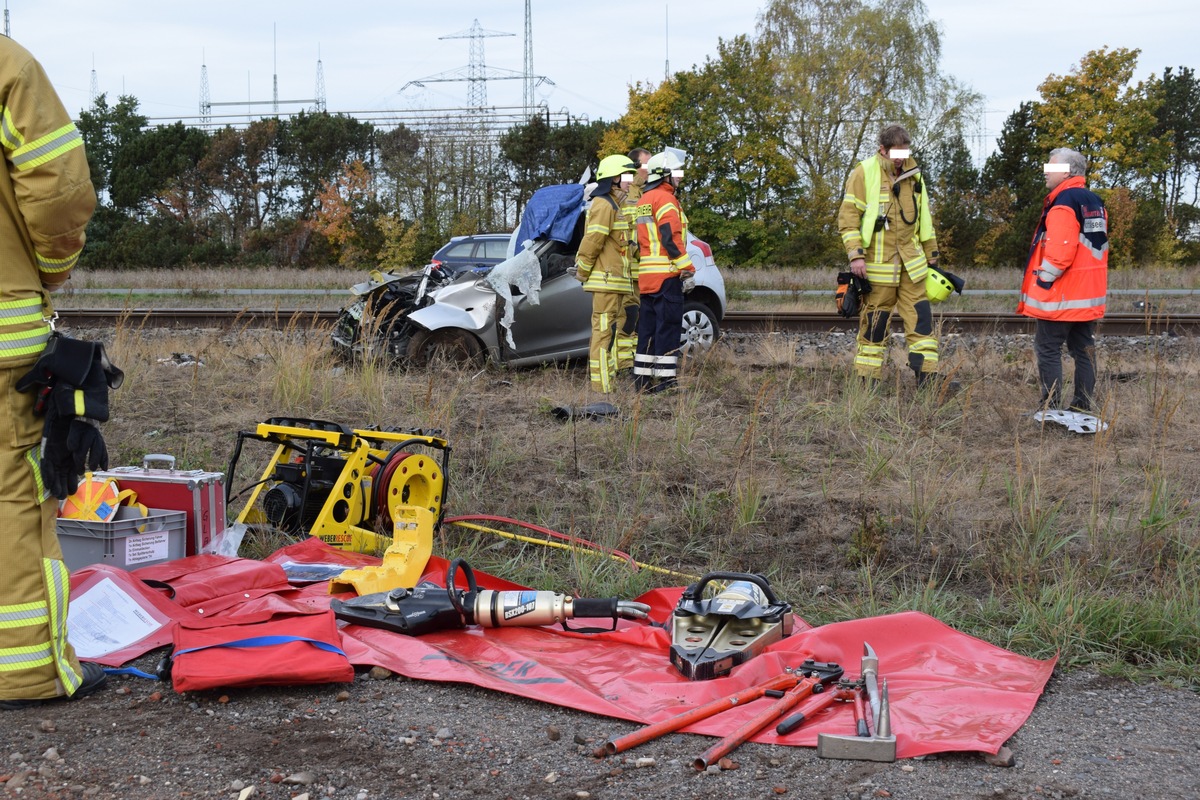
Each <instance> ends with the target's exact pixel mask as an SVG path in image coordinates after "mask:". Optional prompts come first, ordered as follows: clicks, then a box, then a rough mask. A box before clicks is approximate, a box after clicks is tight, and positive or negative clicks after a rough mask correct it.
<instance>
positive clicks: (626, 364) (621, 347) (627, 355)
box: [613, 292, 642, 372]
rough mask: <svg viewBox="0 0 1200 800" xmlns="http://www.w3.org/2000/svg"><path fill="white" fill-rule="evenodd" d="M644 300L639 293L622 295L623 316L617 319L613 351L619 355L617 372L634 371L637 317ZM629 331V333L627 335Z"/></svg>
mask: <svg viewBox="0 0 1200 800" xmlns="http://www.w3.org/2000/svg"><path fill="white" fill-rule="evenodd" d="M641 305H642V299H641V298H640V297H639V296H638V293H637V292H633V293H631V294H625V295H621V315H620V317H619V318H618V319H617V325H616V330H615V332H614V334H613V335H614V336H615V337H616V343H615V344H614V345H613V349H614V351H615V352H616V354H617V371H618V372H619V371H621V370H623V369H633V361H634V357H635V356H636V355H637V315H638V309H639V308H640V307H641ZM626 330H628V333H626Z"/></svg>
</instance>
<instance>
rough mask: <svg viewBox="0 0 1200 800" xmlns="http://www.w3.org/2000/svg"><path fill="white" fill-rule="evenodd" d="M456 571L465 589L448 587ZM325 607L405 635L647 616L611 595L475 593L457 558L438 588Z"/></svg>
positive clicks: (464, 566) (372, 596)
mask: <svg viewBox="0 0 1200 800" xmlns="http://www.w3.org/2000/svg"><path fill="white" fill-rule="evenodd" d="M460 569H461V570H462V572H463V574H464V575H465V576H466V579H467V588H466V589H459V588H457V587H456V586H455V583H454V581H455V576H456V575H457V574H458V571H459V570H460ZM329 605H330V608H332V609H333V613H334V615H335V616H336V617H337V618H338V619H340V620H345V621H346V622H353V623H355V624H356V625H366V626H367V627H370V628H382V629H384V630H388V631H393V632H395V633H404V634H408V635H409V636H420V635H421V634H424V633H432V632H434V631H444V630H449V629H454V628H465V627H466V626H468V625H480V626H482V627H484V628H508V627H535V626H538V625H554V624H559V625H562V627H563V629H564V630H574V631H578V632H583V633H593V632H597V630H598V629H595V628H571V627H569V626H568V625H567V620H569V619H576V618H588V619H601V618H607V619H611V620H612V628H606V629H599V630H616V627H617V618H618V617H624V618H626V619H646V618H648V616H649V613H650V606H648V605H646V604H644V603H637V602H634V601H632V600H618V599H616V598H615V597H609V598H604V599H600V600H587V599H583V598H578V597H569V596H566V595H561V594H556V593H554V592H537V591H532V590H507V591H494V590H492V589H480V588H479V586H478V585H477V584H476V583H475V573H474V572H473V571H472V570H471V568H470V566H468V565H467V562H465V561H463V560H462V559H461V558H456V559H454V560H453V561H451V562H450V566H449V567H448V568H447V570H446V587H445V588H444V589H443V588H442V587H441V586H417V587H414V588H398V589H392V590H391V591H390V592H378V593H375V594H368V595H364V596H362V597H354V598H350V599H348V600H339V599H334V600H332V601H330V604H329Z"/></svg>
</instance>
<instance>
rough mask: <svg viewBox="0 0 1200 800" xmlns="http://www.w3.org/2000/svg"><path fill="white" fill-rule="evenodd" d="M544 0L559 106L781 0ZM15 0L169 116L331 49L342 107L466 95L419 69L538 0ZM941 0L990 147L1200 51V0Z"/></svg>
mask: <svg viewBox="0 0 1200 800" xmlns="http://www.w3.org/2000/svg"><path fill="white" fill-rule="evenodd" d="M532 5H533V64H534V71H535V72H536V73H537V74H538V75H544V76H546V77H548V78H549V79H550V80H551V81H553V85H550V84H549V83H546V84H542V85H541V86H539V87H538V88H537V90H536V92H537V95H538V99H539V100H541V101H545V102H546V103H547V105H548V106H549V107H550V108H551V109H552V110H555V111H557V110H560V109H567V110H569V111H570V112H571V113H572V114H573V115H577V116H578V115H586V116H587V117H588V118H590V119H601V118H602V119H608V120H612V119H615V118H617V117H619V116H620V115H621V114H622V113H623V111H624V109H625V104H626V96H627V90H626V87H627V86H628V85H629V84H631V83H635V82H637V81H653V82H657V81H660V80H661V79H662V77H663V73H664V68H665V65H666V64H665V62H666V61H667V60H668V59H669V61H670V67H671V69H672V70H680V69H686V68H688V67H690V66H691V65H693V64H699V63H703V61H704V59H705V57H707V56H711V55H714V54H715V53H716V50H717V42H718V39H720V38H726V39H728V38H732V37H734V36H736V35H738V34H743V33H745V34H753V32H754V27H755V22H756V19H757V16H758V12H759V10H760V9H761V8H762V6H763V3H762V2H755V1H754V0H687V2H683V1H682V0H675V2H670V3H668V2H662V0H609V2H606V3H602V4H592V3H586V4H585V3H579V2H567V1H566V0H556V1H554V2H551V0H533V2H532ZM6 7H7V9H8V14H9V20H10V28H11V33H12V36H13V38H14V39H16V40H17V41H19V42H21V43H22V44H23V45H25V46H26V47H27V48H29V49H30V50H31V51H32V52H33V54H34V55H35V56H37V58H38V59H39V60H40V61H41V62H42V63H43V65H45V67H46V70H47V72H49V74H50V77H51V79H52V80H53V81H54V83H55V85H56V86H57V87H58V90H59V93H60V94H61V95H62V98H63V102H64V103H65V104H66V106H67V108H68V110H69V111H71V113H72V114H77V113H78V112H79V111H80V110H81V109H83V108H86V107H88V106H90V105H91V87H92V75H93V70H94V71H95V80H96V84H97V86H98V88H99V91H100V92H105V93H107V94H108V97H109V99H110V102H112V101H113V100H115V98H116V96H118V95H121V94H131V95H134V96H135V97H137V98H138V100H139V102H140V109H141V111H142V113H143V114H145V115H146V116H148V117H150V118H152V119H160V118H161V119H162V120H163V121H166V120H167V119H175V118H179V117H190V116H195V115H196V114H197V113H198V108H199V98H200V77H201V65H202V64H203V65H206V66H207V73H208V82H209V96H210V100H211V101H212V102H214V103H219V102H234V101H238V102H241V101H246V100H248V99H252V100H256V101H270V100H272V99H273V88H272V84H273V81H272V76H273V75H277V76H278V92H279V94H278V97H279V99H280V100H293V99H294V100H308V99H312V98H313V97H314V95H315V87H316V76H317V61H318V57H319V58H320V61H321V63H322V65H323V71H324V78H325V94H326V101H327V107H328V109H329V110H330V111H346V112H355V111H381V110H388V109H403V108H414V107H415V108H445V107H454V106H460V105H466V103H467V98H468V84H467V83H427V84H425V88H419V87H415V86H408V88H404V87H405V85H406V84H408V83H409V82H410V81H417V80H419V79H421V78H425V77H430V76H434V75H438V74H440V73H445V72H450V71H453V70H456V69H459V68H463V69H464V71H465V68H466V67H467V65H468V64H469V63H470V45H471V40H469V39H465V38H464V39H448V40H441V39H439V37H442V36H447V35H454V34H460V33H465V32H466V31H467V30H468V29H470V28H471V26H472V23H473V22H474V21H475V20H478V21H479V25H480V27H481V28H483V29H484V30H485V31H489V32H502V33H511V34H514V35H512V36H507V37H489V38H486V39H483V40H482V44H483V46H484V57H485V58H484V63H485V64H486V65H487V66H488V67H490V68H496V69H500V70H505V71H511V72H515V73H519V72H521V70H522V68H523V59H524V49H523V48H524V44H523V33H524V29H525V19H524V10H525V3H524V2H521V0H488V2H484V1H483V0H473V2H469V1H467V0H438V1H437V2H404V1H402V2H382V1H379V0H377V1H376V2H366V1H365V0H341V2H334V3H328V2H312V0H288V2H274V1H273V0H241V1H240V2H229V0H208V1H207V2H188V3H180V2H178V1H177V0H102V2H96V0H86V2H85V0H7V3H6ZM927 7H928V9H929V15H930V17H931V18H932V19H934V20H936V21H938V22H939V23H940V24H941V25H942V31H943V62H942V66H943V69H944V70H945V71H946V72H948V73H950V74H952V75H955V76H956V77H957V78H958V79H959V80H961V81H963V82H964V83H967V84H969V85H970V86H971V87H973V88H974V89H975V90H976V91H979V92H981V93H982V94H984V96H985V97H986V106H985V107H986V108H987V109H988V111H987V113H986V115H985V116H984V118H983V119H981V120H980V121H979V125H980V129H981V130H983V131H984V132H985V135H983V136H981V137H980V139H979V141H978V142H977V143H975V149H976V152H977V155H982V154H983V153H984V152H985V151H986V149H990V143H991V139H992V138H994V137H995V135H996V134H997V133H998V132H999V130H1000V127H1001V126H1002V124H1003V122H1004V119H1005V117H1007V116H1008V114H1009V112H1011V111H1012V110H1013V109H1015V108H1016V107H1017V105H1018V104H1019V103H1021V102H1022V101H1024V100H1032V99H1036V97H1037V87H1038V84H1040V83H1041V82H1042V81H1043V80H1044V79H1045V78H1046V76H1047V75H1049V74H1052V73H1054V74H1066V73H1068V72H1070V71H1071V69H1072V67H1073V66H1075V65H1077V64H1078V63H1079V59H1080V57H1081V56H1083V55H1084V54H1085V53H1087V52H1088V51H1089V50H1093V49H1097V48H1100V47H1105V46H1107V47H1128V48H1140V49H1141V51H1142V54H1141V57H1140V59H1139V62H1138V63H1139V75H1138V77H1139V78H1142V77H1145V76H1146V75H1148V74H1149V73H1151V72H1154V73H1155V74H1158V75H1161V74H1162V70H1163V68H1164V67H1165V66H1178V65H1185V66H1191V67H1198V68H1200V58H1198V57H1197V55H1196V51H1197V44H1196V43H1197V42H1198V41H1200V13H1198V12H1197V7H1196V5H1195V2H1194V0H1188V1H1187V2H1185V1H1184V0H1145V1H1144V2H1130V0H1090V2H1087V3H1080V2H1068V1H1067V0H1041V1H1040V2H1035V1H1034V0H1006V2H1003V3H986V2H982V0H927ZM596 12H599V14H597V13H596ZM614 42H615V44H613V43H614ZM867 46H869V44H867ZM402 89H403V91H401V90H402ZM486 90H487V95H488V102H489V104H490V105H498V106H503V105H511V106H519V105H520V104H521V100H522V83H521V81H520V80H493V81H489V82H488V83H487V86H486ZM298 107H299V106H286V105H281V107H280V110H281V111H286V110H294V109H296V108H298ZM245 108H246V107H245V106H242V107H241V108H240V109H232V110H225V109H220V110H218V109H216V108H214V111H213V113H214V114H217V113H236V111H238V110H240V111H244V110H245ZM259 108H261V109H263V110H268V109H269V106H266V107H262V106H260V107H259Z"/></svg>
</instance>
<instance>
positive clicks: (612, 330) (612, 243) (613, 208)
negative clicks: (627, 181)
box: [575, 155, 638, 394]
mask: <svg viewBox="0 0 1200 800" xmlns="http://www.w3.org/2000/svg"><path fill="white" fill-rule="evenodd" d="M637 170H638V165H637V164H635V163H633V162H632V161H630V160H629V158H628V157H627V156H624V155H611V156H607V157H605V158H603V159H602V160H601V161H600V166H599V168H598V169H597V170H596V187H595V188H594V189H593V190H592V194H591V205H589V206H588V212H587V221H586V223H585V228H584V232H583V241H582V242H580V244H579V251H578V254H577V255H576V257H575V277H576V278H578V279H579V282H580V283H582V284H583V290H584V291H585V292H589V293H591V295H592V338H591V346H590V348H589V351H588V376H589V378H590V380H591V385H592V388H593V389H595V390H596V391H597V392H600V393H602V394H608V393H609V392H611V391H612V390H613V384H614V381H615V378H616V374H617V352H616V348H615V347H614V344H615V340H616V336H615V334H616V332H617V331H620V330H622V329H624V328H626V327H628V326H627V325H626V323H625V302H624V299H625V298H626V297H627V296H628V295H629V294H630V292H632V291H633V280H634V278H633V276H632V275H631V273H630V267H629V258H628V256H627V250H628V247H629V222H628V220H627V219H626V217H625V215H624V214H623V213H622V212H621V201H622V200H623V199H624V198H625V190H624V189H623V188H622V183H621V176H622V175H632V174H634V173H636V172H637Z"/></svg>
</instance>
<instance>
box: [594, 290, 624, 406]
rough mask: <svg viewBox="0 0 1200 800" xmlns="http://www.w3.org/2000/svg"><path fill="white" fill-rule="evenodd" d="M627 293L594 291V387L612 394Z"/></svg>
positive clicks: (604, 392)
mask: <svg viewBox="0 0 1200 800" xmlns="http://www.w3.org/2000/svg"><path fill="white" fill-rule="evenodd" d="M624 298H625V295H624V294H622V293H619V292H592V341H591V347H590V349H589V351H588V377H590V378H591V380H592V388H593V389H595V390H596V391H597V392H601V393H603V394H608V393H609V392H611V391H612V390H613V382H614V379H615V378H616V374H617V353H616V348H615V346H614V344H615V339H616V336H615V334H616V332H617V331H619V330H620V329H621V327H622V326H623V325H624V324H625V305H624Z"/></svg>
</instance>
